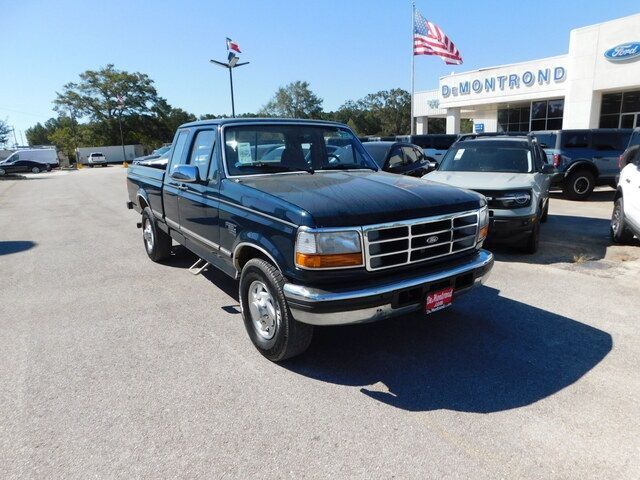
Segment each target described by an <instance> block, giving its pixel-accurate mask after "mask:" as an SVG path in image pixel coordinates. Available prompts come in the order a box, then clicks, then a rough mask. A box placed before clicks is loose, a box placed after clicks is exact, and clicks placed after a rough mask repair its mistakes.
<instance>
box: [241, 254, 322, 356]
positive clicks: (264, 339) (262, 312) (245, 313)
mask: <svg viewBox="0 0 640 480" xmlns="http://www.w3.org/2000/svg"><path fill="white" fill-rule="evenodd" d="M284 283H285V281H284V277H283V276H282V274H281V273H280V271H279V270H278V269H277V268H276V267H275V266H274V265H272V264H271V263H269V262H267V261H266V260H263V259H261V258H254V259H251V260H249V261H248V262H247V263H246V265H245V266H244V267H243V269H242V274H241V275H240V286H239V296H240V304H241V306H242V319H243V320H244V325H245V328H246V329H247V333H248V334H249V338H251V341H252V342H253V344H254V345H255V347H256V348H257V349H258V351H259V352H260V353H261V354H262V355H264V356H265V357H266V358H268V359H269V360H271V361H272V362H279V361H282V360H285V359H287V358H291V357H294V356H296V355H300V354H301V353H302V352H304V351H305V350H306V349H307V348H308V347H309V344H310V343H311V338H312V337H313V326H311V325H307V324H305V323H300V322H298V321H296V320H294V319H293V317H292V316H291V312H290V311H289V307H288V306H287V301H286V299H285V297H284V291H283V286H284Z"/></svg>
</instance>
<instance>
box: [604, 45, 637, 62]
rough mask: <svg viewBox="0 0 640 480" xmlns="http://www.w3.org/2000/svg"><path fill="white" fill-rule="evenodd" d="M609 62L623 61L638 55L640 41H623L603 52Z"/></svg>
mask: <svg viewBox="0 0 640 480" xmlns="http://www.w3.org/2000/svg"><path fill="white" fill-rule="evenodd" d="M604 56H605V57H606V59H607V60H609V61H610V62H625V61H628V60H632V59H634V58H639V57H640V42H629V43H623V44H622V45H617V46H615V47H613V48H610V49H609V50H607V51H606V52H604Z"/></svg>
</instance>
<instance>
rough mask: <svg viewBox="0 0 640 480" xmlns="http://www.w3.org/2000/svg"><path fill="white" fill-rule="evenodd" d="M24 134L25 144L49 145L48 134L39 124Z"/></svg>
mask: <svg viewBox="0 0 640 480" xmlns="http://www.w3.org/2000/svg"><path fill="white" fill-rule="evenodd" d="M25 134H26V135H27V143H28V144H29V145H32V146H33V145H47V144H49V143H50V140H49V134H50V132H49V130H48V129H47V128H46V127H45V126H44V125H42V124H41V123H40V122H38V123H36V124H35V125H34V126H33V127H30V128H27V130H26V131H25Z"/></svg>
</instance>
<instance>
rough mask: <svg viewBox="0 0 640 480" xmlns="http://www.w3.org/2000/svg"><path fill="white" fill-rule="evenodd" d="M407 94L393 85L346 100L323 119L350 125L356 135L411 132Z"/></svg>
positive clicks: (408, 96) (409, 96)
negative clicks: (386, 88)
mask: <svg viewBox="0 0 640 480" xmlns="http://www.w3.org/2000/svg"><path fill="white" fill-rule="evenodd" d="M410 116H411V95H410V94H409V92H407V91H406V90H402V89H401V88H394V89H393V90H382V91H379V92H376V93H371V94H369V95H367V96H366V97H364V98H361V99H360V100H356V101H354V100H349V101H348V102H346V103H345V104H344V105H342V106H341V107H340V108H339V109H338V110H337V111H335V112H330V113H328V114H326V116H325V118H327V119H329V120H335V121H338V122H342V123H346V124H348V125H350V126H351V127H352V128H353V129H354V130H355V131H356V132H357V133H358V135H382V136H384V135H408V134H409V133H410V131H411V123H410V121H409V117H410Z"/></svg>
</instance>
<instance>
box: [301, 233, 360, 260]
mask: <svg viewBox="0 0 640 480" xmlns="http://www.w3.org/2000/svg"><path fill="white" fill-rule="evenodd" d="M363 264H364V262H363V259H362V242H361V240H360V232H358V231H357V230H344V231H326V232H323V231H319V232H314V231H310V230H299V231H298V238H297V239H296V266H298V267H301V268H308V269H309V268H311V269H313V268H340V267H359V266H362V265H363Z"/></svg>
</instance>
